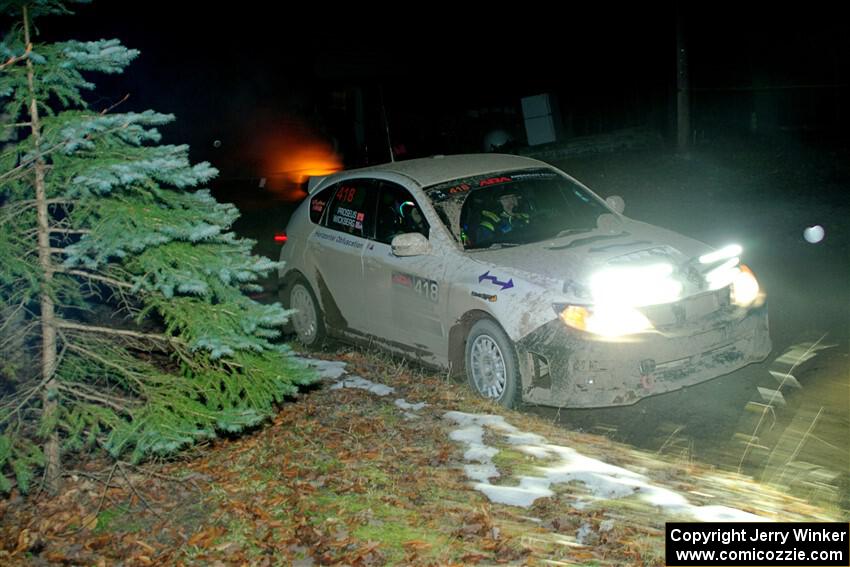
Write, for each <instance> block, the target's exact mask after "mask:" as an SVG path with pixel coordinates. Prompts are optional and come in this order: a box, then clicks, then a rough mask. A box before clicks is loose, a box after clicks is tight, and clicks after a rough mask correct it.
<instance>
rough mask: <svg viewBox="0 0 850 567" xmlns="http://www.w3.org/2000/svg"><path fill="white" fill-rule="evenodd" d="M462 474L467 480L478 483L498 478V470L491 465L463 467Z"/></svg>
mask: <svg viewBox="0 0 850 567" xmlns="http://www.w3.org/2000/svg"><path fill="white" fill-rule="evenodd" d="M463 472H464V473H466V476H467V478H470V479H472V480H477V481H479V482H488V481H489V480H490V479H491V478H496V477H498V476H499V469H497V468H496V465H494V464H493V463H487V464H481V465H463Z"/></svg>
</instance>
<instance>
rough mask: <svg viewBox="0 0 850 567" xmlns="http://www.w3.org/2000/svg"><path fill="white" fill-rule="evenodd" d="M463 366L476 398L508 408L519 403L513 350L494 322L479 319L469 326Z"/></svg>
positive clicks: (503, 333)
mask: <svg viewBox="0 0 850 567" xmlns="http://www.w3.org/2000/svg"><path fill="white" fill-rule="evenodd" d="M465 364H466V378H467V381H468V382H469V385H470V386H471V387H472V389H473V390H474V391H475V392H476V393H477V394H478V395H479V396H481V397H483V398H487V399H490V400H493V401H494V402H496V403H498V404H500V405H503V406H505V407H508V408H510V407H514V405H516V404H517V403H518V402H519V401H520V395H519V385H520V377H519V365H518V364H517V355H516V350H515V349H514V346H513V342H511V339H510V338H509V337H508V336H507V335H506V334H505V332H504V331H503V330H502V328H501V327H499V325H498V324H496V322H495V321H492V320H490V319H481V320H480V321H478V322H476V323H475V324H474V325H473V326H472V329H470V331H469V336H468V337H467V339H466V355H465Z"/></svg>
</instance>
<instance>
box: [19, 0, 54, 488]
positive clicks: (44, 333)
mask: <svg viewBox="0 0 850 567" xmlns="http://www.w3.org/2000/svg"><path fill="white" fill-rule="evenodd" d="M23 17H24V39H25V41H26V43H27V46H28V47H29V46H30V20H29V13H28V10H27V7H26V6H24V7H23ZM27 83H28V86H29V95H30V127H31V129H32V136H33V141H34V142H35V151H36V156H37V158H36V162H35V200H36V216H37V219H38V262H39V264H40V266H41V270H42V272H43V274H44V280H43V288H42V290H41V376H42V381H43V382H44V384H45V385H44V389H43V390H42V394H41V396H42V410H43V411H44V416H43V419H46V420H50V419H51V417H52V416H53V414H54V413H55V412H56V411H57V409H58V403H57V402H56V400H55V398H54V397H53V396H54V395H55V392H56V389H57V384H56V380H55V377H54V372H55V371H56V359H57V351H56V308H55V306H54V304H53V298H52V297H51V296H50V282H51V280H52V279H53V264H52V262H51V260H50V218H49V213H48V210H47V188H46V184H45V179H44V172H45V169H46V165H47V164H45V162H44V158H43V157H41V155H39V152H40V150H41V122H40V120H39V116H38V100H37V98H36V93H35V69H34V68H33V64H32V60H31V59H29V58H28V59H27ZM44 458H45V475H44V478H45V488H46V489H47V490H48V492H50V493H51V494H56V493H57V492H59V489H60V485H61V481H62V465H61V459H62V456H61V454H60V451H59V432H58V431H57V430H56V429H55V428H54V429H53V430H52V431H51V432H50V433H49V434H48V436H47V439H46V440H45V442H44Z"/></svg>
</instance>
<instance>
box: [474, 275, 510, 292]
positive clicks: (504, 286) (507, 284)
mask: <svg viewBox="0 0 850 567" xmlns="http://www.w3.org/2000/svg"><path fill="white" fill-rule="evenodd" d="M484 280H490V281H491V282H493V285H498V286H501V287H502V291H504V290H506V289H510V288H512V287H514V280H513V278H511V279H509V280H508V281H506V282H500V281H499V280H498V279H497V278H496V276H491V275H490V270H487V271H486V272H484V273H483V274H481V275H480V276H478V283H481V282H483V281H484Z"/></svg>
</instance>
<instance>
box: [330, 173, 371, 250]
mask: <svg viewBox="0 0 850 567" xmlns="http://www.w3.org/2000/svg"><path fill="white" fill-rule="evenodd" d="M376 190H377V188H376V187H375V185H374V183H372V182H370V181H368V180H363V179H354V180H351V181H343V182H342V183H339V184H337V185H336V194H335V195H334V198H333V201H331V204H330V210H329V211H328V216H327V219H326V220H325V223H326V226H327V227H328V228H332V229H334V230H338V231H340V232H344V233H346V234H352V235H354V236H360V237H363V238H371V237H372V234H373V233H374V225H375V222H374V221H375V219H374V217H375V197H376Z"/></svg>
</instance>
